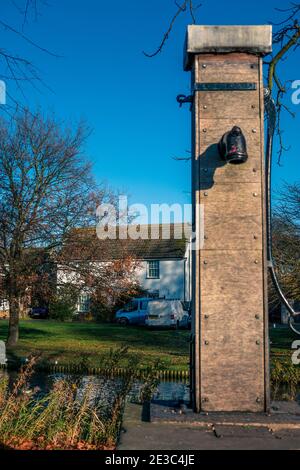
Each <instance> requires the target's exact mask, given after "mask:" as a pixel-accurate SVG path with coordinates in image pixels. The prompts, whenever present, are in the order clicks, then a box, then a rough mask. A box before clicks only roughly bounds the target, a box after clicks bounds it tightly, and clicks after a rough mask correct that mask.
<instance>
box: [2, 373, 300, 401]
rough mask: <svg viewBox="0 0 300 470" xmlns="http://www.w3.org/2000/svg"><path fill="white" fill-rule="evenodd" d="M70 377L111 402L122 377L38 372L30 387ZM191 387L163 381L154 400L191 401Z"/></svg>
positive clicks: (45, 387) (43, 388) (135, 392)
mask: <svg viewBox="0 0 300 470" xmlns="http://www.w3.org/2000/svg"><path fill="white" fill-rule="evenodd" d="M0 374H6V375H8V376H9V381H10V384H11V385H12V384H13V382H14V381H15V380H16V377H17V372H9V373H8V372H3V371H1V372H0ZM66 377H70V378H71V380H72V381H74V382H75V383H78V385H79V388H78V392H79V394H80V393H83V391H84V389H85V387H87V386H92V388H93V393H94V394H95V398H97V399H99V398H101V400H103V401H105V402H106V401H107V404H110V403H111V402H112V400H113V398H114V397H115V396H116V394H117V392H118V390H119V389H120V388H121V384H122V379H120V378H107V377H106V378H104V377H101V376H94V375H83V376H82V375H78V374H71V375H66V374H62V373H51V374H49V373H42V372H39V373H36V374H33V376H32V377H31V379H30V387H31V388H32V389H36V390H37V391H38V393H39V394H42V395H43V394H45V393H47V392H49V390H51V388H52V387H53V384H54V382H55V381H57V380H58V379H61V378H66ZM140 389H141V383H139V382H136V383H134V385H133V388H132V390H131V392H130V394H129V397H128V398H129V400H132V401H135V400H136V399H137V397H138V396H139V391H140ZM286 394H287V390H286V388H285V387H282V390H280V392H279V393H278V394H277V396H276V400H280V399H283V398H284V396H286ZM189 399H190V389H189V385H188V382H182V381H162V382H160V383H159V384H158V387H157V389H156V390H155V392H154V394H153V400H155V401H156V400H159V401H168V402H178V401H180V402H185V403H189ZM297 401H298V403H299V404H300V387H299V390H298V394H297Z"/></svg>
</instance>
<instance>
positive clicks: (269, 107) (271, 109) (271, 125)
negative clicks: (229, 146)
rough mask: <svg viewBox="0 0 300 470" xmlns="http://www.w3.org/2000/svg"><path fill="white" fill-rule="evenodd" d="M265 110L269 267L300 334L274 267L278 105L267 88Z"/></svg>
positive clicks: (275, 284) (292, 326)
mask: <svg viewBox="0 0 300 470" xmlns="http://www.w3.org/2000/svg"><path fill="white" fill-rule="evenodd" d="M265 110H266V113H267V117H268V133H267V149H266V205H267V259H268V268H269V270H270V274H271V279H272V281H273V284H274V287H275V289H276V292H277V294H278V296H279V298H280V300H281V301H282V303H283V304H284V306H285V307H286V309H287V312H288V323H289V326H290V328H291V329H292V330H293V331H294V333H296V334H298V335H300V331H298V330H297V328H296V327H295V325H294V319H295V318H296V317H297V316H299V315H300V312H296V311H295V310H294V308H293V307H292V305H291V304H290V303H289V301H288V300H287V298H286V296H285V295H284V293H283V291H282V289H281V287H280V284H279V281H278V277H277V274H276V272H275V269H274V261H273V249H272V198H271V187H272V154H273V140H274V133H275V128H276V119H277V116H276V106H275V103H274V100H273V98H272V96H271V93H270V90H269V89H268V88H266V89H265Z"/></svg>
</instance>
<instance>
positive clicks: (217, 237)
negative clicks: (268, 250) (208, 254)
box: [200, 183, 262, 250]
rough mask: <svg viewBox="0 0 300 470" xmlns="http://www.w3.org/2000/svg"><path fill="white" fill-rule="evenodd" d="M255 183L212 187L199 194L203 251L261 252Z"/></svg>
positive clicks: (259, 205)
mask: <svg viewBox="0 0 300 470" xmlns="http://www.w3.org/2000/svg"><path fill="white" fill-rule="evenodd" d="M260 191H261V186H260V184H259V183H247V184H245V183H235V184H234V186H233V185H232V184H225V185H224V184H214V185H213V186H212V187H211V188H210V189H209V190H205V191H201V192H200V203H201V204H202V205H203V213H204V235H205V240H204V249H206V250H207V249H210V250H228V249H232V250H245V249H247V250H249V249H254V250H255V249H262V228H261V226H262V208H261V195H260Z"/></svg>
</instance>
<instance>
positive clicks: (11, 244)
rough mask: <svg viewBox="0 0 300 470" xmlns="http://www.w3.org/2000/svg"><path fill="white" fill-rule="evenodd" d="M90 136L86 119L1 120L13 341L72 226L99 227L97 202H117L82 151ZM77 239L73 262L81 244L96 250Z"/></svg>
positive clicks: (3, 228)
mask: <svg viewBox="0 0 300 470" xmlns="http://www.w3.org/2000/svg"><path fill="white" fill-rule="evenodd" d="M88 134H89V131H88V129H87V127H86V126H85V125H84V124H83V123H81V124H79V125H78V126H77V127H76V128H75V130H72V129H70V128H68V127H66V126H62V125H60V123H58V122H57V121H56V120H55V118H54V117H50V118H47V117H44V116H43V115H42V114H41V113H39V114H37V115H35V116H33V115H32V114H31V113H30V112H29V111H25V112H19V114H18V115H16V116H15V119H14V120H13V121H5V120H2V121H1V123H0V174H1V180H0V270H1V275H2V277H1V290H2V293H3V295H4V294H5V295H6V298H7V299H8V301H9V309H10V319H9V334H8V340H7V344H8V346H14V345H15V344H16V343H17V341H18V335H19V328H18V326H19V316H20V299H24V298H25V297H26V295H27V294H28V292H30V290H31V289H33V286H34V285H36V283H37V282H38V283H40V284H41V283H42V282H43V283H44V284H45V286H48V283H47V276H48V272H47V270H45V269H44V270H43V269H42V271H41V266H43V265H45V263H49V259H51V260H52V261H53V262H57V261H59V260H60V257H61V248H62V246H63V245H64V244H65V243H66V240H68V243H69V245H70V233H71V232H72V229H74V228H75V227H76V228H79V227H91V226H95V222H96V219H95V211H96V207H97V205H98V204H100V203H102V202H110V203H114V200H115V196H114V195H113V194H112V193H111V192H110V191H108V190H107V189H106V188H105V187H98V186H97V185H96V184H95V183H94V181H93V178H92V176H91V166H90V164H89V163H88V162H86V159H85V156H84V153H83V146H84V143H85V141H86V138H87V136H88ZM94 232H95V229H94ZM73 241H74V245H73V246H72V248H71V250H72V252H73V258H72V260H74V255H76V251H75V250H76V249H77V250H79V249H81V250H84V249H86V250H88V252H89V253H91V251H92V245H91V246H89V244H88V243H89V241H88V242H86V240H85V239H84V238H81V239H80V240H79V241H78V237H77V239H75V238H73ZM75 242H76V243H77V245H75ZM86 259H87V260H88V258H86ZM65 262H67V261H66V260H65ZM86 273H88V270H87V271H86ZM42 279H43V281H42ZM107 282H108V281H107Z"/></svg>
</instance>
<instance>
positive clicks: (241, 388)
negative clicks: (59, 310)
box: [184, 26, 272, 412]
mask: <svg viewBox="0 0 300 470" xmlns="http://www.w3.org/2000/svg"><path fill="white" fill-rule="evenodd" d="M271 48H272V29H271V26H189V27H188V31H187V40H186V53H185V64H184V68H185V70H191V71H192V91H193V94H194V100H193V102H194V105H193V111H192V116H193V117H192V119H193V126H192V127H193V137H192V138H193V165H192V181H193V206H194V211H193V212H194V220H193V225H194V228H195V227H199V217H200V212H201V213H202V217H201V224H202V226H201V231H202V232H203V234H204V237H203V238H204V239H203V243H202V244H201V246H200V247H199V248H198V249H197V250H195V251H194V260H193V304H194V305H193V330H192V338H193V339H192V351H191V352H192V354H191V361H192V364H191V366H192V381H191V382H192V383H191V388H192V397H193V405H194V409H195V410H196V411H197V412H200V411H204V412H212V411H218V412H219V411H228V412H229V411H230V412H233V411H242V412H244V411H245V412H246V411H250V412H264V411H267V410H268V408H269V350H268V346H269V340H268V308H267V307H268V306H267V264H266V207H265V174H264V172H265V169H264V88H263V74H262V56H263V55H265V54H267V53H269V52H271ZM233 126H239V127H240V128H241V129H242V132H243V134H244V136H245V138H246V143H247V151H248V160H247V161H246V162H245V163H242V164H239V165H234V164H232V163H226V162H225V161H224V160H223V159H222V158H221V156H220V153H219V150H218V142H219V141H220V139H221V138H222V136H223V135H224V134H225V133H226V132H228V131H230V130H231V129H232V127H233ZM199 208H200V209H199ZM203 224H204V225H203ZM197 236H200V234H199V233H198V234H197Z"/></svg>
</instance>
